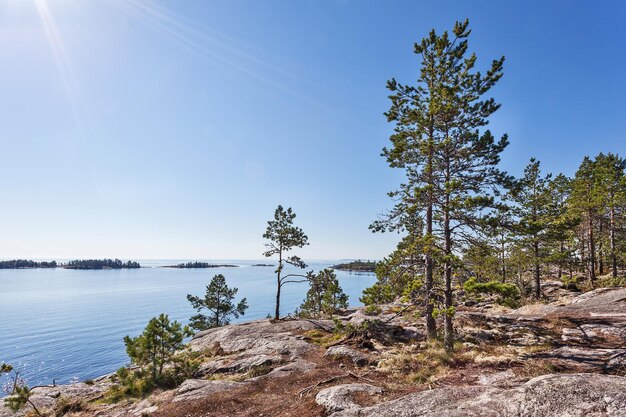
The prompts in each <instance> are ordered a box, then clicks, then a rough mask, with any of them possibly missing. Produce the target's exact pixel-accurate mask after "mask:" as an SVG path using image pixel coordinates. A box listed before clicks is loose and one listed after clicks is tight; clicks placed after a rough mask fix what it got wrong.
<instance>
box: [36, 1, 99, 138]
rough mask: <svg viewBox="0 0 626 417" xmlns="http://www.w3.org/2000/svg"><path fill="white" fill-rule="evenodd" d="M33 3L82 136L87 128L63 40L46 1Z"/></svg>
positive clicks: (82, 106)
mask: <svg viewBox="0 0 626 417" xmlns="http://www.w3.org/2000/svg"><path fill="white" fill-rule="evenodd" d="M34 2H35V6H36V8H37V12H38V14H39V18H40V19H41V23H42V25H43V28H44V31H45V33H46V37H47V38H48V43H49V44H50V48H51V49H52V54H53V56H54V60H55V61H56V64H57V67H58V69H59V73H60V74H61V78H62V80H63V85H64V87H65V92H66V94H67V96H68V98H69V100H70V102H71V106H72V111H73V113H74V117H75V119H76V123H77V124H78V127H79V129H80V131H81V133H83V134H84V133H85V131H86V128H87V125H86V117H85V107H84V105H83V102H82V99H81V95H80V91H79V88H78V84H77V82H76V78H75V76H74V71H73V70H72V65H71V63H70V60H69V58H68V54H67V52H66V51H65V46H64V44H63V39H62V37H61V36H60V34H59V31H58V29H57V25H56V22H55V21H54V17H53V16H52V13H51V12H50V9H49V8H48V2H47V0H34Z"/></svg>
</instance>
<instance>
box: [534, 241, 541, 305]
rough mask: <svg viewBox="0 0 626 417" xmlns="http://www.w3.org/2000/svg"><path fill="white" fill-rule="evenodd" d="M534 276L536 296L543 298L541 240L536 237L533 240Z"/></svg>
mask: <svg viewBox="0 0 626 417" xmlns="http://www.w3.org/2000/svg"><path fill="white" fill-rule="evenodd" d="M533 258H534V262H535V264H534V277H535V298H536V299H539V298H541V274H540V271H539V242H538V241H537V239H536V238H535V240H534V242H533Z"/></svg>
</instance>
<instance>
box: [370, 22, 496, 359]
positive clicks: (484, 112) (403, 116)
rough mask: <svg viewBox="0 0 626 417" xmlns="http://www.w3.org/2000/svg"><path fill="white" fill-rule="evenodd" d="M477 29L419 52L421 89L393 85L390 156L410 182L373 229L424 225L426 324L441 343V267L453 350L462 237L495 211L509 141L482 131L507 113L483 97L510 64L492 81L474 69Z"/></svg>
mask: <svg viewBox="0 0 626 417" xmlns="http://www.w3.org/2000/svg"><path fill="white" fill-rule="evenodd" d="M468 26H469V22H468V21H467V20H466V21H464V22H457V23H456V24H455V26H454V29H453V31H452V37H451V36H450V35H449V34H448V32H447V31H446V32H443V33H442V34H441V35H438V34H437V33H436V32H435V31H434V30H432V31H431V32H430V33H429V36H427V37H426V38H424V39H423V40H422V41H421V43H419V44H415V47H414V51H415V53H416V54H418V55H419V56H420V58H421V68H420V76H419V78H418V82H417V85H416V86H409V85H403V84H400V83H398V82H397V81H396V80H395V79H392V80H390V81H389V82H388V83H387V87H388V89H389V90H390V91H391V92H392V94H391V95H390V99H391V102H392V104H391V108H390V110H389V111H388V112H387V113H386V115H387V119H388V120H389V121H390V122H395V129H394V133H393V134H392V135H391V138H390V139H391V142H392V147H391V148H389V149H388V148H385V149H384V150H383V156H385V157H386V158H387V161H388V163H389V165H390V166H391V167H397V168H402V169H404V170H405V173H406V177H407V182H406V183H405V184H402V185H401V186H400V188H399V190H397V191H395V192H392V193H390V195H391V197H393V198H396V199H397V203H396V205H395V207H394V209H393V210H392V211H391V212H390V213H388V214H387V215H386V216H385V217H384V218H382V219H380V220H379V221H378V222H376V223H375V224H374V225H373V228H374V230H381V229H382V230H402V231H404V230H405V229H406V224H407V223H414V222H415V221H414V220H412V219H411V217H412V216H420V217H422V218H423V219H424V229H425V230H424V235H423V239H422V248H423V252H424V259H425V261H424V262H425V268H424V269H425V279H424V283H425V288H424V290H425V303H426V305H425V307H426V325H427V330H428V333H429V336H431V337H433V336H434V332H435V324H434V320H433V317H432V312H433V294H432V289H433V283H434V282H433V270H434V266H435V264H434V262H435V261H437V264H438V265H441V267H442V268H443V276H444V282H445V289H444V294H445V297H444V298H445V300H444V309H443V310H444V311H445V314H444V323H445V343H444V344H445V346H446V349H448V350H450V349H452V340H453V327H452V315H453V311H454V307H453V294H452V291H453V289H452V277H453V268H454V266H455V265H456V264H458V261H459V259H458V257H457V255H456V254H457V253H458V250H459V249H461V247H460V245H461V240H462V237H461V235H463V234H465V233H466V232H467V231H468V230H471V229H475V228H478V227H479V223H480V222H481V217H483V213H484V210H485V209H486V208H488V207H492V206H494V205H495V204H494V199H493V198H492V196H491V193H492V192H494V190H495V189H496V188H497V187H498V185H499V184H501V183H502V182H503V181H504V179H505V176H504V175H502V173H501V172H500V171H499V170H498V169H497V167H496V166H497V164H498V162H499V154H500V152H502V150H503V149H504V148H505V147H506V146H507V144H508V140H507V138H506V136H504V137H502V138H501V139H500V140H498V141H496V140H495V138H494V137H493V135H492V134H491V133H490V132H489V131H488V130H487V131H482V132H481V130H482V128H483V127H484V126H485V125H487V123H488V118H489V116H491V115H492V114H493V113H494V112H495V111H497V110H498V108H499V107H500V106H499V104H497V103H496V102H495V101H494V99H492V98H488V99H485V98H483V97H484V95H485V94H487V93H488V92H489V90H490V89H491V88H492V87H493V86H494V85H495V84H496V83H497V82H498V80H499V79H500V78H501V77H502V67H503V64H504V57H503V58H501V59H498V60H495V61H493V62H492V65H491V67H490V68H489V70H488V71H487V72H486V73H485V74H481V73H480V72H477V71H475V70H474V66H475V63H476V56H475V55H474V54H471V55H469V54H468V52H467V51H468V41H467V38H468V37H469V34H470V30H469V28H468Z"/></svg>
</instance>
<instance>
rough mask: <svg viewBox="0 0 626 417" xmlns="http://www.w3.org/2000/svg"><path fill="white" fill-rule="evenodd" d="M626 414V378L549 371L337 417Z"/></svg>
mask: <svg viewBox="0 0 626 417" xmlns="http://www.w3.org/2000/svg"><path fill="white" fill-rule="evenodd" d="M357 416H358V417H418V416H419V417H479V416H481V417H555V416H567V417H624V416H626V378H625V377H619V376H609V375H597V374H569V375H544V376H540V377H538V378H534V379H532V380H530V381H528V382H527V383H526V384H524V385H522V386H520V387H517V388H512V389H500V388H492V387H484V386H483V387H481V386H474V387H453V386H451V387H444V388H439V389H435V390H430V391H423V392H418V393H415V394H409V395H407V396H404V397H401V398H398V399H396V400H393V401H388V402H384V403H381V404H377V405H375V406H372V407H366V408H351V409H348V410H345V411H342V412H338V413H334V414H333V415H332V417H357Z"/></svg>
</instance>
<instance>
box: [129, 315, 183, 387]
mask: <svg viewBox="0 0 626 417" xmlns="http://www.w3.org/2000/svg"><path fill="white" fill-rule="evenodd" d="M191 334H192V333H191V331H190V330H189V328H188V327H187V326H185V327H183V326H182V325H181V324H180V323H179V322H177V321H170V319H169V317H168V316H167V315H166V314H161V315H159V316H158V317H154V318H152V319H151V320H150V321H149V322H148V325H147V326H146V328H145V329H144V331H143V333H142V334H141V335H139V336H137V337H134V338H131V337H130V336H126V337H124V344H126V353H128V356H129V357H130V360H131V362H132V363H133V364H135V365H137V366H139V367H140V368H141V369H142V370H146V371H147V372H148V374H149V375H150V379H151V382H152V383H154V384H155V385H159V384H161V383H162V382H163V376H164V374H163V371H164V369H165V368H166V366H168V365H169V364H171V363H173V360H174V355H175V354H176V353H177V352H178V351H179V350H181V349H182V348H183V347H184V345H183V340H184V338H185V337H186V336H191Z"/></svg>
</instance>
